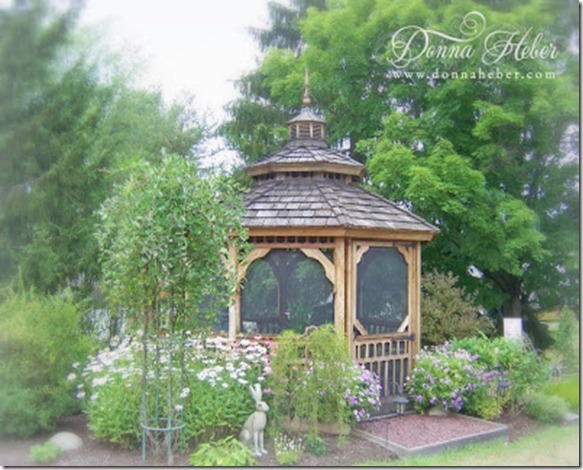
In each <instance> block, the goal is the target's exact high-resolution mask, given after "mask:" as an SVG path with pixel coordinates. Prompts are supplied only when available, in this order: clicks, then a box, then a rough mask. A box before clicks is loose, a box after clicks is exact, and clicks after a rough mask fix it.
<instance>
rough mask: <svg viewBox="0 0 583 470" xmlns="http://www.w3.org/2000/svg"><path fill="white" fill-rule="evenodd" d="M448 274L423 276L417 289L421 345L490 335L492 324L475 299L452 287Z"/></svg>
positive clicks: (453, 277) (454, 284) (454, 286)
mask: <svg viewBox="0 0 583 470" xmlns="http://www.w3.org/2000/svg"><path fill="white" fill-rule="evenodd" d="M456 282H457V277H455V276H453V275H452V274H451V273H448V274H442V273H439V272H437V271H432V272H430V273H426V274H424V275H423V277H422V279H421V288H422V292H423V295H422V297H421V318H422V321H421V324H422V335H421V340H422V341H423V344H424V345H428V346H433V345H440V344H444V343H445V342H446V341H448V340H450V339H451V338H465V337H470V336H475V335H478V334H479V333H485V334H487V335H489V334H492V333H493V332H494V325H493V323H492V321H491V320H490V319H489V318H488V317H487V316H486V315H483V314H482V313H481V311H480V308H479V307H478V306H476V299H475V296H473V295H471V294H467V293H466V292H465V289H464V288H460V287H457V286H456Z"/></svg>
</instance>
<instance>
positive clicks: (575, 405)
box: [545, 374, 579, 413]
mask: <svg viewBox="0 0 583 470" xmlns="http://www.w3.org/2000/svg"><path fill="white" fill-rule="evenodd" d="M545 392H547V393H549V394H551V395H557V396H559V397H562V398H564V399H565V400H566V401H567V403H568V404H569V410H570V411H571V412H573V413H577V411H578V410H579V374H576V375H569V376H565V377H563V378H562V379H561V380H557V381H553V382H550V383H549V384H548V385H547V386H546V387H545Z"/></svg>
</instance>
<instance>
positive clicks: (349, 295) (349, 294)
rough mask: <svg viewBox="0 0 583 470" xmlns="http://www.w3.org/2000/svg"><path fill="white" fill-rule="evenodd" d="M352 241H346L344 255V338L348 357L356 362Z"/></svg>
mask: <svg viewBox="0 0 583 470" xmlns="http://www.w3.org/2000/svg"><path fill="white" fill-rule="evenodd" d="M354 251H355V247H354V241H352V240H350V239H346V244H345V254H346V312H345V316H346V320H345V324H346V336H347V337H348V347H349V349H350V356H351V357H352V359H353V360H356V359H357V357H356V354H355V352H354V333H353V330H354V319H355V317H356V296H355V288H356V283H355V273H356V269H355V266H354Z"/></svg>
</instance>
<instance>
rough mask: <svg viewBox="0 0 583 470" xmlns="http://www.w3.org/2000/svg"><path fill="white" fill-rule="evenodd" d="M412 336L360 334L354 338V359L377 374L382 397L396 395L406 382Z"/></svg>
mask: <svg viewBox="0 0 583 470" xmlns="http://www.w3.org/2000/svg"><path fill="white" fill-rule="evenodd" d="M413 339H414V337H413V336H412V335H407V336H394V335H391V336H390V337H387V336H384V337H379V336H376V337H371V336H368V337H367V336H361V337H357V338H356V339H355V340H354V350H355V351H354V352H355V359H356V360H357V361H358V362H359V363H360V364H362V365H363V366H364V367H365V368H367V369H368V370H370V371H372V372H374V373H375V374H377V375H378V376H379V379H380V382H381V385H382V388H383V391H382V397H384V398H386V397H392V396H395V395H398V394H399V392H400V391H401V390H402V387H403V385H404V384H405V382H406V378H407V375H408V373H409V367H410V365H411V343H412V341H413Z"/></svg>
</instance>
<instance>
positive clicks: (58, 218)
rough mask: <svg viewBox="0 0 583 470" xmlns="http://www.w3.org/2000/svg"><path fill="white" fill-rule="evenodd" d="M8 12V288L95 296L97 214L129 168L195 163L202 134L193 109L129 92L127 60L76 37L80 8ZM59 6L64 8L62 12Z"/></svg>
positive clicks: (2, 229)
mask: <svg viewBox="0 0 583 470" xmlns="http://www.w3.org/2000/svg"><path fill="white" fill-rule="evenodd" d="M11 3H12V6H11V7H8V8H1V9H0V24H1V27H2V32H3V34H2V36H1V38H0V84H1V85H0V103H1V105H0V154H1V155H2V159H1V160H0V207H1V208H2V210H1V213H2V216H1V217H0V280H1V281H2V282H8V281H9V280H10V279H11V278H13V277H14V276H15V275H16V273H17V272H20V273H21V275H22V277H23V279H24V282H25V283H26V285H27V286H34V287H35V288H36V289H37V291H39V292H48V293H55V292H58V291H59V290H60V289H62V288H63V287H65V286H69V287H71V288H73V289H75V290H80V291H81V292H80V293H81V295H82V296H83V295H86V294H88V293H90V292H91V291H92V289H93V288H94V285H95V282H96V281H97V280H98V279H99V277H100V270H99V264H98V246H97V241H96V239H95V235H94V231H95V227H96V225H97V224H98V223H99V220H98V216H97V209H98V208H99V206H100V204H101V203H102V202H103V201H104V200H105V198H106V197H107V195H108V194H109V192H110V190H111V187H112V185H113V184H114V182H118V181H122V180H123V179H125V177H126V176H127V170H128V169H129V168H130V167H131V166H132V164H139V163H140V162H141V161H144V160H149V161H152V160H153V161H157V160H159V155H160V150H161V149H162V148H163V147H165V148H166V149H167V150H168V151H172V152H177V153H180V154H181V155H192V152H193V151H194V149H195V144H197V143H198V142H199V141H200V140H201V138H202V137H203V135H202V131H201V129H202V126H200V125H199V124H198V123H197V119H196V116H195V115H194V113H193V112H192V111H191V110H190V109H189V108H188V103H183V104H176V105H173V106H170V107H166V106H165V105H164V102H163V100H162V97H161V94H160V93H151V92H141V91H134V90H131V89H130V88H129V87H130V85H131V83H130V78H129V75H131V73H130V71H129V70H127V69H124V67H126V66H125V65H122V61H121V59H120V57H119V56H115V55H113V54H110V53H108V54H107V55H106V54H104V53H103V52H102V51H103V50H104V49H100V47H99V41H98V40H97V38H96V37H95V36H93V37H91V36H89V34H88V32H87V31H84V30H83V31H80V30H79V29H77V19H78V16H79V13H80V11H81V9H82V6H83V3H82V2H73V1H69V2H51V1H48V2H43V1H39V0H36V1H31V2H27V3H26V5H25V4H23V3H21V2H11ZM57 3H58V4H57Z"/></svg>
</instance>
